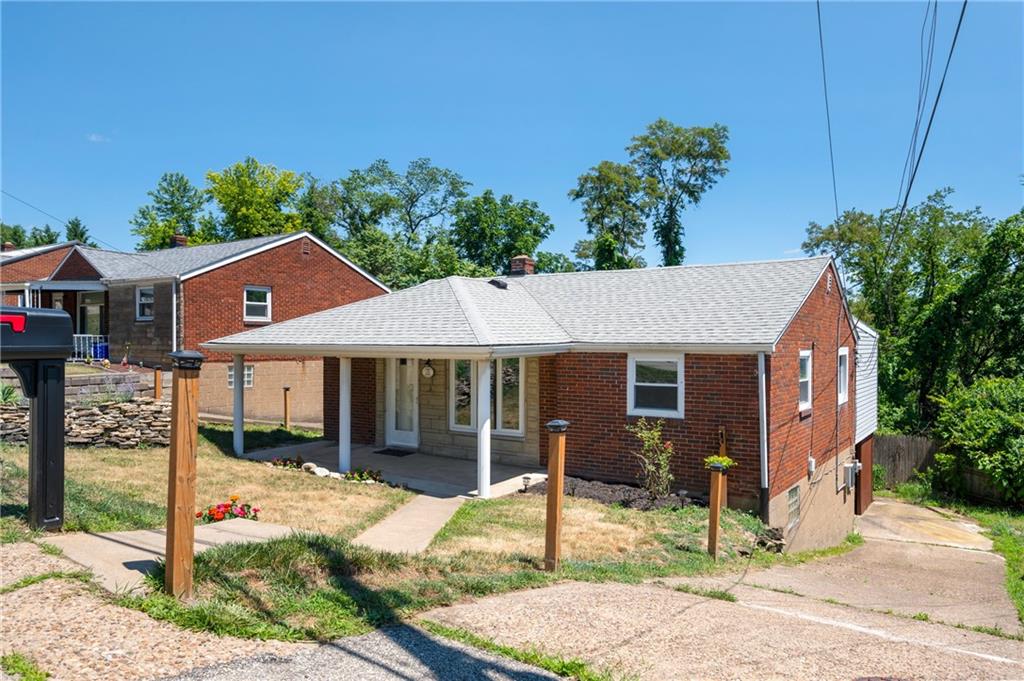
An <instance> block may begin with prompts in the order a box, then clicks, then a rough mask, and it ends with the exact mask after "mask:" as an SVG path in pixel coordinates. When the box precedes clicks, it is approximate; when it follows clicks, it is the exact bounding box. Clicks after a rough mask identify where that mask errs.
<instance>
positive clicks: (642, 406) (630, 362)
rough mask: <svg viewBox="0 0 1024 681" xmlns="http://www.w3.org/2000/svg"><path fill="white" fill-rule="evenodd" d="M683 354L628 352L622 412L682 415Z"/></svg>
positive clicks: (643, 414)
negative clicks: (627, 392) (625, 397)
mask: <svg viewBox="0 0 1024 681" xmlns="http://www.w3.org/2000/svg"><path fill="white" fill-rule="evenodd" d="M683 366H684V356H683V355H630V356H629V358H628V359H627V370H626V374H627V383H628V390H629V394H628V395H627V399H626V401H627V408H626V413H627V414H629V415H630V416H660V417H662V418H675V419H681V418H683V398H684V389H683V382H684V381H683Z"/></svg>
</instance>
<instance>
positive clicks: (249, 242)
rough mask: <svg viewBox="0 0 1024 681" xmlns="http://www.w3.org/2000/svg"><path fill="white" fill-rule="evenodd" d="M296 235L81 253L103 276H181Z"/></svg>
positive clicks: (120, 278)
mask: <svg viewBox="0 0 1024 681" xmlns="http://www.w3.org/2000/svg"><path fill="white" fill-rule="evenodd" d="M291 236H293V235H292V234H275V235H273V236H264V237H256V238H254V239H243V240H241V241H230V242H227V243H222V244H207V245H203V246H185V247H179V248H165V249H163V250H160V251H149V252H146V253H119V252H117V251H107V250H103V249H99V248H85V247H79V249H78V250H79V252H80V253H81V254H82V255H83V256H84V257H85V259H86V260H88V261H89V263H90V264H91V265H92V266H93V267H95V268H96V270H97V271H98V272H99V273H100V277H102V278H103V279H109V280H113V281H119V280H128V279H153V278H157V277H177V276H181V275H183V274H188V273H189V272H193V271H195V270H198V269H202V268H204V267H207V266H209V265H213V264H216V263H218V262H220V261H222V260H227V259H228V258H232V257H234V256H236V255H240V254H242V253H244V252H246V251H249V250H252V249H255V248H259V247H260V246H263V245H266V244H269V243H272V242H274V241H279V240H281V239H285V238H288V237H291Z"/></svg>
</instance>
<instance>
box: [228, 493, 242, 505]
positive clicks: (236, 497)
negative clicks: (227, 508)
mask: <svg viewBox="0 0 1024 681" xmlns="http://www.w3.org/2000/svg"><path fill="white" fill-rule="evenodd" d="M240 498H241V497H239V496H238V495H237V494H232V495H231V496H230V497H228V499H230V500H231V503H235V502H236V501H238V500H239V499H240Z"/></svg>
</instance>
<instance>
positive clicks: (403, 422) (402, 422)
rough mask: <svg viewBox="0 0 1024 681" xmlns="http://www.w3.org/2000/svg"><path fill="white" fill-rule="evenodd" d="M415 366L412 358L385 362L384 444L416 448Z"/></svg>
mask: <svg viewBox="0 0 1024 681" xmlns="http://www.w3.org/2000/svg"><path fill="white" fill-rule="evenodd" d="M419 383H420V382H419V363H418V361H417V360H415V359H389V360H388V370H387V400H386V402H387V408H386V409H385V414H384V420H385V422H386V423H385V427H384V431H385V444H386V445H387V446H389V447H411V448H416V447H419V446H420V400H419Z"/></svg>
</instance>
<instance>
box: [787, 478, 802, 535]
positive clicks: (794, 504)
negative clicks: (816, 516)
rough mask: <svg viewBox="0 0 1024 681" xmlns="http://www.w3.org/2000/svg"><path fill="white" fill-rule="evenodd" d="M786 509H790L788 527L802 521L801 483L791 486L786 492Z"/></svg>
mask: <svg viewBox="0 0 1024 681" xmlns="http://www.w3.org/2000/svg"><path fill="white" fill-rule="evenodd" d="M786 509H787V510H788V511H789V521H788V523H787V526H788V527H792V526H793V525H796V524H797V523H798V522H799V521H800V485H797V486H796V487H792V488H790V490H789V492H788V493H787V494H786Z"/></svg>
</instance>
